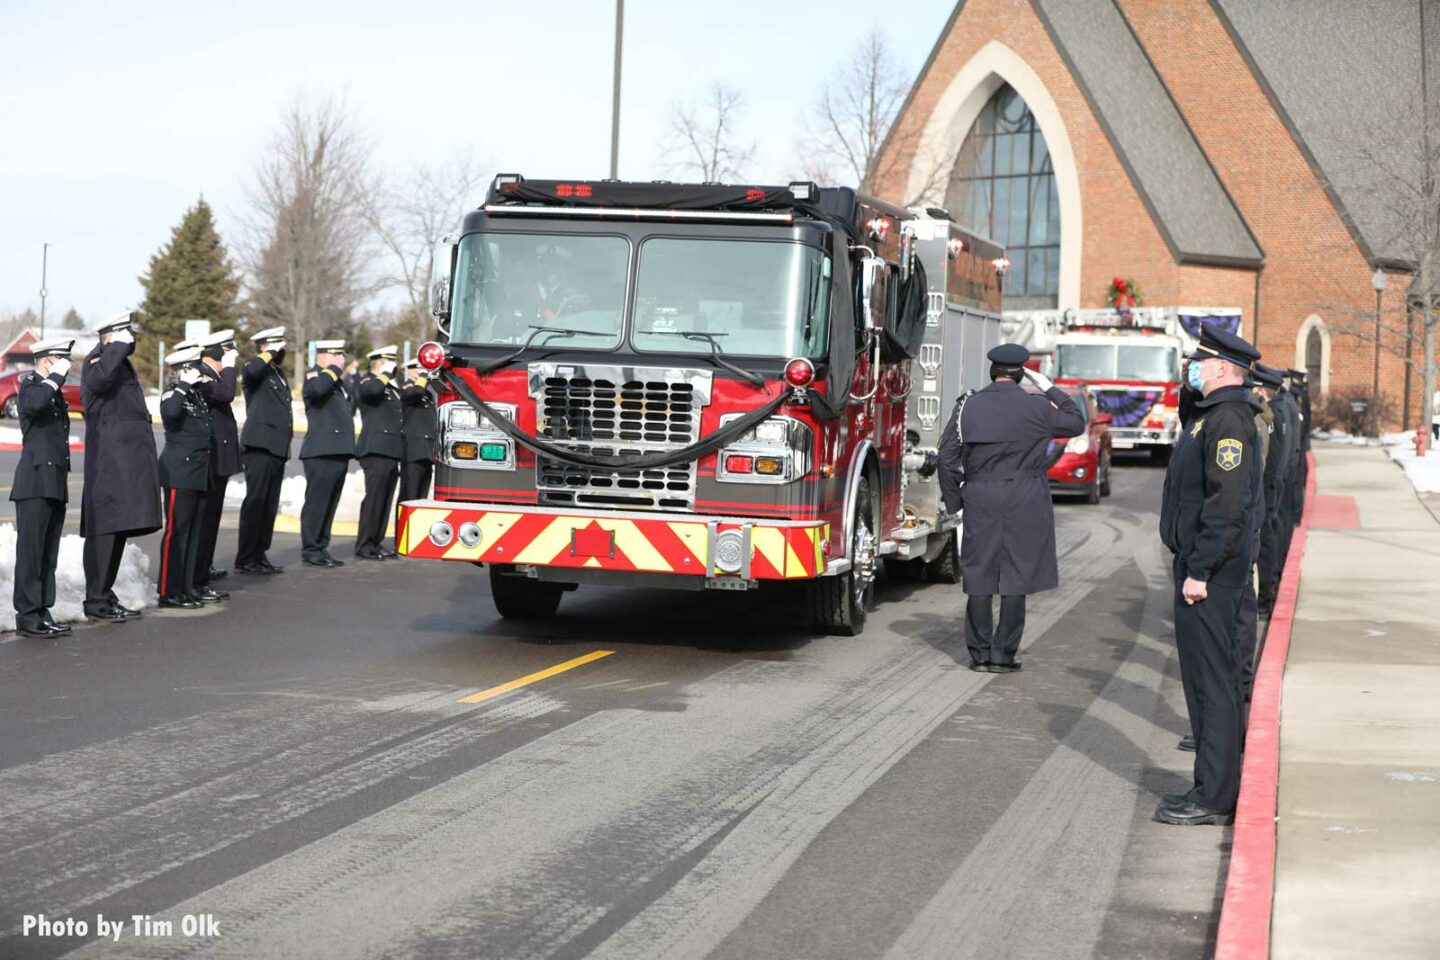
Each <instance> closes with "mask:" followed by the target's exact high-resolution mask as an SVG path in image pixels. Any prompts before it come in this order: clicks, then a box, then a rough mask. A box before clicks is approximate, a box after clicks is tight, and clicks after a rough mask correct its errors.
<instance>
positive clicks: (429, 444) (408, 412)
mask: <svg viewBox="0 0 1440 960" xmlns="http://www.w3.org/2000/svg"><path fill="white" fill-rule="evenodd" d="M400 402H401V403H402V404H403V405H404V407H405V425H404V429H405V456H404V457H403V458H402V459H404V461H405V462H406V463H415V462H416V461H420V460H432V459H434V457H435V437H436V435H437V434H438V433H439V432H440V424H439V421H438V420H436V416H435V394H434V393H432V392H431V391H430V388H429V387H428V386H420V385H419V384H417V383H407V384H405V389H403V390H402V391H400Z"/></svg>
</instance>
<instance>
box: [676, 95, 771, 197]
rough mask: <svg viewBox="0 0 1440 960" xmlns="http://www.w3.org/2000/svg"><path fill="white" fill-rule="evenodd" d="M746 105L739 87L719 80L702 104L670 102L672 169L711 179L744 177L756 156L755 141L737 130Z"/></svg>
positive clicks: (720, 179)
mask: <svg viewBox="0 0 1440 960" xmlns="http://www.w3.org/2000/svg"><path fill="white" fill-rule="evenodd" d="M744 106H745V97H744V96H743V95H742V94H741V93H740V92H739V91H738V90H735V89H734V88H733V87H728V86H726V85H725V84H723V83H720V82H718V81H717V82H716V83H714V84H713V85H712V86H711V87H710V90H709V92H708V93H707V94H706V95H705V96H704V97H703V98H702V99H701V100H700V101H699V102H698V103H693V102H692V103H684V104H682V103H672V104H670V113H669V116H668V117H667V120H666V127H667V134H668V139H669V141H670V142H669V151H670V153H671V155H672V157H673V159H672V160H671V162H670V166H671V168H672V169H675V170H681V171H684V172H686V173H688V174H693V175H698V176H699V178H700V179H701V180H703V181H707V182H719V181H723V180H741V179H744V177H745V171H746V167H747V166H748V165H749V164H750V162H751V161H752V160H754V158H755V143H754V142H753V141H752V142H750V143H745V142H744V141H742V140H740V139H739V135H738V133H737V132H736V128H737V127H738V125H739V118H740V113H741V111H742V110H743V108H744Z"/></svg>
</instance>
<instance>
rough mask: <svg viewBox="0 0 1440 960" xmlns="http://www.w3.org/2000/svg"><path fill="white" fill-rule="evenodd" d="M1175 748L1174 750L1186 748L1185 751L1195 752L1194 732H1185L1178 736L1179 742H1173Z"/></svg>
mask: <svg viewBox="0 0 1440 960" xmlns="http://www.w3.org/2000/svg"><path fill="white" fill-rule="evenodd" d="M1175 749H1176V750H1186V751H1188V752H1190V753H1194V752H1195V734H1193V733H1187V734H1185V736H1183V737H1181V738H1180V742H1179V743H1177V744H1175Z"/></svg>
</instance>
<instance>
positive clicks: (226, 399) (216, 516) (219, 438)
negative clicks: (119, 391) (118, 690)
mask: <svg viewBox="0 0 1440 960" xmlns="http://www.w3.org/2000/svg"><path fill="white" fill-rule="evenodd" d="M239 359H240V353H239V351H237V350H236V348H235V331H234V330H219V331H216V332H215V333H212V334H210V336H208V337H203V338H202V339H201V340H200V361H201V362H200V373H201V380H200V382H199V384H198V385H197V386H198V389H199V391H200V395H201V396H202V397H204V398H205V402H206V403H208V404H209V405H210V418H211V440H210V489H209V490H207V491H206V493H205V507H204V510H202V511H201V514H200V547H199V552H198V553H197V554H196V555H195V593H196V594H198V595H199V597H200V599H202V600H211V601H213V600H224V599H226V598H227V597H228V596H229V595H228V594H227V593H225V591H223V590H219V589H216V588H215V581H216V580H219V579H220V578H221V577H224V576H225V575H226V573H227V571H225V570H217V569H215V540H216V538H218V537H219V535H220V517H221V514H223V513H224V512H225V488H226V487H227V486H229V484H230V478H231V477H232V476H234V475H235V474H237V473H239V472H240V434H239V430H238V428H237V427H236V425H235V409H234V407H233V406H232V404H233V403H234V402H235V376H236V371H235V364H236V362H237V361H238V360H239ZM208 594H213V596H209V595H208Z"/></svg>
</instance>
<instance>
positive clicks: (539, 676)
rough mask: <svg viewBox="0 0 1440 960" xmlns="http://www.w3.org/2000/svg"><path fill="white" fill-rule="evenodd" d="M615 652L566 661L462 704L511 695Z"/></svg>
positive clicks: (482, 691)
mask: <svg viewBox="0 0 1440 960" xmlns="http://www.w3.org/2000/svg"><path fill="white" fill-rule="evenodd" d="M614 652H615V651H614V650H596V651H595V652H594V653H587V654H585V656H583V657H576V658H575V659H574V660H566V661H565V662H564V663H557V664H555V666H553V667H546V668H545V669H544V670H541V671H540V672H538V673H532V674H530V675H529V676H525V677H520V678H519V679H518V680H511V681H510V682H509V683H502V684H500V686H498V687H491V688H490V689H489V690H481V691H480V692H479V693H472V694H470V696H468V697H461V698H460V702H461V703H484V702H485V701H486V700H493V699H494V698H495V697H498V696H500V695H501V694H502V693H509V692H510V691H511V690H518V689H520V688H521V687H527V686H529V685H530V684H532V683H537V682H539V681H541V680H544V679H547V678H548V677H553V676H555V675H556V674H557V673H564V672H565V671H566V670H574V669H575V668H576V667H583V666H584V665H585V664H587V663H592V662H594V661H596V660H600V659H602V658H604V657H608V656H610V654H612V653H614Z"/></svg>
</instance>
